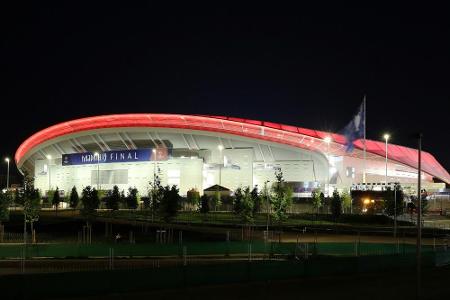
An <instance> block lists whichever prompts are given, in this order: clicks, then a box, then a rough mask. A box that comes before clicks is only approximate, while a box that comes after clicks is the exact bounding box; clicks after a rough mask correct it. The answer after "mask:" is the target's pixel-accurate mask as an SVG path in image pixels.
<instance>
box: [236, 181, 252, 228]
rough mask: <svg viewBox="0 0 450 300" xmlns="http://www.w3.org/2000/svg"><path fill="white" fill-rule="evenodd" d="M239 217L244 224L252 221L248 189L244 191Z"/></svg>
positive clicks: (250, 197)
mask: <svg viewBox="0 0 450 300" xmlns="http://www.w3.org/2000/svg"><path fill="white" fill-rule="evenodd" d="M239 215H240V217H241V219H242V221H243V222H245V223H249V222H251V221H252V220H253V200H252V195H251V191H250V188H249V187H246V188H245V189H244V192H243V195H242V202H241V210H240V213H239Z"/></svg>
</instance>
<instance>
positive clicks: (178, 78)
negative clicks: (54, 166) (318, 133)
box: [0, 1, 450, 174]
mask: <svg viewBox="0 0 450 300" xmlns="http://www.w3.org/2000/svg"><path fill="white" fill-rule="evenodd" d="M12 2H15V3H16V4H13V6H4V5H5V4H2V7H0V11H1V12H0V19H1V21H0V22H1V32H2V37H1V38H2V42H1V48H0V49H1V51H0V54H1V58H0V59H1V75H2V80H1V85H0V87H1V89H0V97H1V99H2V101H1V103H2V117H1V118H0V128H1V131H2V132H1V133H2V143H1V145H2V146H1V151H0V154H4V155H9V156H13V154H14V152H15V150H16V149H17V147H18V146H19V144H20V143H21V142H22V141H23V140H24V139H25V138H27V137H28V136H30V135H31V134H33V133H34V132H36V131H38V130H40V129H43V128H45V127H47V126H50V125H52V124H55V123H57V122H61V121H65V120H70V119H73V118H79V117H85V116H91V115H97V114H109V113H129V112H156V113H158V112H167V113H169V112H171V113H186V114H214V115H227V116H235V117H243V118H253V119H260V120H267V121H274V122H281V123H286V124H292V125H298V126H302V127H306V128H314V129H321V130H329V131H339V130H340V129H342V128H343V127H344V126H345V125H346V123H347V122H348V121H350V119H351V118H352V116H353V114H354V113H355V111H356V110H357V109H358V106H359V104H360V103H361V101H362V97H363V95H364V94H366V95H367V126H368V127H367V132H368V138H371V139H381V136H382V134H383V133H384V132H385V131H389V132H390V133H391V134H392V141H393V142H394V143H399V144H403V145H407V146H415V143H416V142H415V140H414V139H412V138H411V135H412V134H413V133H415V132H418V131H421V132H423V134H424V149H425V150H427V151H430V152H431V153H433V154H434V155H435V156H436V158H437V159H438V160H439V161H440V162H441V163H442V164H443V165H444V166H445V167H446V168H447V170H449V169H450V157H449V155H448V146H449V142H448V141H449V138H450V136H449V130H448V129H449V128H448V127H449V126H448V124H449V118H450V114H449V109H448V106H449V105H448V104H449V102H450V76H449V72H450V58H449V56H450V21H449V17H448V11H449V10H448V8H447V7H430V8H425V7H411V6H404V7H392V6H389V7H344V6H335V7H329V6H326V5H325V4H324V5H323V6H322V7H307V6H302V5H299V6H296V7H285V6H283V7H241V6H236V7H225V6H220V7H204V6H202V7H193V6H187V7H179V6H177V4H176V2H170V6H168V7H159V6H156V5H153V4H152V3H151V2H149V3H147V4H145V5H142V6H141V7H124V6H123V5H125V3H126V2H124V1H122V4H121V5H117V6H115V5H111V4H108V5H106V4H103V5H99V4H92V3H93V2H94V1H92V2H89V3H90V4H89V5H88V6H78V7H77V6H70V4H73V3H75V2H73V1H70V2H67V3H66V4H58V5H65V6H54V7H41V6H37V5H39V3H35V4H34V6H27V5H26V4H24V3H22V2H19V1H12ZM9 5H11V4H9ZM95 5H98V6H95ZM4 169H5V168H1V169H0V170H1V172H0V173H2V174H4V172H5V170H4Z"/></svg>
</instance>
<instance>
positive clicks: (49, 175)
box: [47, 154, 52, 191]
mask: <svg viewBox="0 0 450 300" xmlns="http://www.w3.org/2000/svg"><path fill="white" fill-rule="evenodd" d="M47 160H48V190H49V191H50V190H51V189H52V175H51V173H50V163H51V160H52V156H51V155H50V154H48V155H47Z"/></svg>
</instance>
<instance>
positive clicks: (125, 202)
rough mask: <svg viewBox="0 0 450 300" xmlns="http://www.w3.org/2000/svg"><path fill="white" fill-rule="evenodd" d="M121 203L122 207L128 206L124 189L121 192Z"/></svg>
mask: <svg viewBox="0 0 450 300" xmlns="http://www.w3.org/2000/svg"><path fill="white" fill-rule="evenodd" d="M119 203H120V206H121V207H122V208H126V207H127V196H125V191H124V190H122V191H121V192H120V201H119Z"/></svg>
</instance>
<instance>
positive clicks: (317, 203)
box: [311, 189, 323, 214]
mask: <svg viewBox="0 0 450 300" xmlns="http://www.w3.org/2000/svg"><path fill="white" fill-rule="evenodd" d="M311 198H312V206H313V209H314V211H315V212H316V214H319V210H320V208H321V207H322V206H323V198H322V197H321V191H320V189H314V190H313V191H312V192H311Z"/></svg>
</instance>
